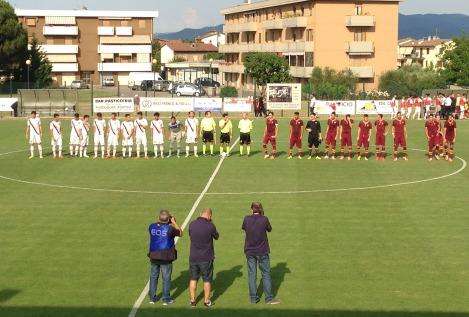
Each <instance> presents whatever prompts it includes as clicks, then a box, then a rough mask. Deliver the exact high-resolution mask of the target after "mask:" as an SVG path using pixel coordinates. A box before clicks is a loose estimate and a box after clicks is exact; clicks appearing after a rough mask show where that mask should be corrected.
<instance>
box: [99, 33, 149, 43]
mask: <svg viewBox="0 0 469 317" xmlns="http://www.w3.org/2000/svg"><path fill="white" fill-rule="evenodd" d="M100 42H101V43H100V44H151V39H150V36H149V35H134V36H106V37H101V38H100Z"/></svg>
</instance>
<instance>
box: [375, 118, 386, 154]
mask: <svg viewBox="0 0 469 317" xmlns="http://www.w3.org/2000/svg"><path fill="white" fill-rule="evenodd" d="M375 127H376V140H375V145H376V160H378V161H379V160H383V161H384V160H385V159H386V135H387V134H388V131H387V128H388V122H387V121H386V120H384V119H383V115H382V114H379V115H378V120H376V121H375Z"/></svg>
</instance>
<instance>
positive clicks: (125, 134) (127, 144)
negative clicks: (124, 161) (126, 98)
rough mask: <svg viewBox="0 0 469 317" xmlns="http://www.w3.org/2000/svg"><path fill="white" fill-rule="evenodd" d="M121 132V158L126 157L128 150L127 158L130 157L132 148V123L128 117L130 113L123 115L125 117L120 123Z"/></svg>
mask: <svg viewBox="0 0 469 317" xmlns="http://www.w3.org/2000/svg"><path fill="white" fill-rule="evenodd" d="M121 133H122V158H125V157H126V153H127V150H129V158H131V157H132V148H133V146H134V134H135V129H134V123H133V122H132V120H131V119H130V114H128V113H127V114H126V115H125V119H124V121H123V122H122V124H121Z"/></svg>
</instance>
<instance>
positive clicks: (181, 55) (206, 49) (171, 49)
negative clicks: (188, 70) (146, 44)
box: [161, 40, 218, 64]
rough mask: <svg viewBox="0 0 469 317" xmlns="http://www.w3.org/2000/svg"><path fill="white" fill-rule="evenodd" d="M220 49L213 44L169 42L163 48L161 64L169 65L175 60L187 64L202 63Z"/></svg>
mask: <svg viewBox="0 0 469 317" xmlns="http://www.w3.org/2000/svg"><path fill="white" fill-rule="evenodd" d="M216 52H218V48H217V47H216V46H214V45H213V44H206V43H201V42H195V43H189V42H183V41H181V40H172V41H167V42H166V43H164V45H163V46H162V47H161V63H162V64H167V63H171V62H174V61H175V60H181V61H185V62H202V61H203V60H204V56H205V55H206V54H208V53H216Z"/></svg>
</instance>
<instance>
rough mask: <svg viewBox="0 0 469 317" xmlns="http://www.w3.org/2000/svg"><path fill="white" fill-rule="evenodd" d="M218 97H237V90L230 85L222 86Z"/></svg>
mask: <svg viewBox="0 0 469 317" xmlns="http://www.w3.org/2000/svg"><path fill="white" fill-rule="evenodd" d="M220 97H222V98H229V97H238V90H236V88H235V87H232V86H225V87H222V89H221V90H220Z"/></svg>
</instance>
